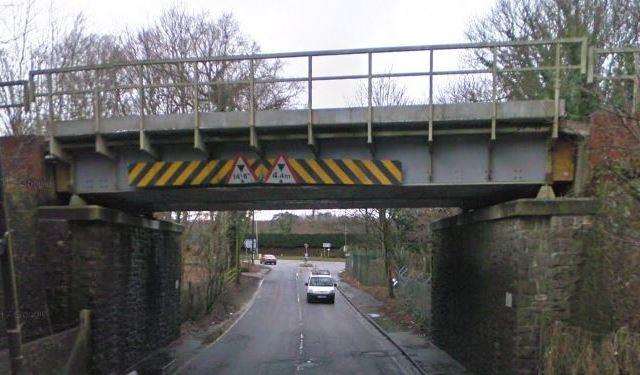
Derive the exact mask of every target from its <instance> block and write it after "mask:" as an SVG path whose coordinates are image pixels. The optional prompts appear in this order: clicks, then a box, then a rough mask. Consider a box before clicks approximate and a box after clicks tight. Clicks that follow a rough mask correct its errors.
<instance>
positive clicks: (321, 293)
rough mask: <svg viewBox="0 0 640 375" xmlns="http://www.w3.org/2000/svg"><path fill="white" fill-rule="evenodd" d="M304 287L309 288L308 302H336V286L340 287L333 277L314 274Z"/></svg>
mask: <svg viewBox="0 0 640 375" xmlns="http://www.w3.org/2000/svg"><path fill="white" fill-rule="evenodd" d="M304 285H306V287H307V302H309V303H311V302H313V301H327V302H329V303H334V302H335V300H336V286H338V284H336V283H335V282H334V281H333V278H332V277H331V276H327V275H315V274H312V275H311V276H309V280H307V282H306V283H304Z"/></svg>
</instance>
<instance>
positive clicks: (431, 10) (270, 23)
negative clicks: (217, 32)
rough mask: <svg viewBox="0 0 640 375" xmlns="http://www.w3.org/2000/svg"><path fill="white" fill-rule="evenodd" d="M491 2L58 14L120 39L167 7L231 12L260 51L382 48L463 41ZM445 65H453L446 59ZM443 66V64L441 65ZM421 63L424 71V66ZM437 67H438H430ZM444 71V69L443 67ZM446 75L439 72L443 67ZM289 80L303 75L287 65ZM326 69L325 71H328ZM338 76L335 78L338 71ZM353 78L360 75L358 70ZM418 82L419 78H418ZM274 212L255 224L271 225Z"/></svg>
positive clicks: (157, 0)
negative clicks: (267, 222) (268, 221)
mask: <svg viewBox="0 0 640 375" xmlns="http://www.w3.org/2000/svg"><path fill="white" fill-rule="evenodd" d="M493 2H494V1H493V0H472V1H467V0H448V1H427V0H388V1H382V0H324V1H322V0H316V1H304V0H277V1H276V0H272V1H265V0H191V1H175V0H174V1H168V0H153V1H151V0H148V1H136V0H109V1H96V0H66V1H62V0H59V2H58V3H57V4H58V7H59V8H61V9H60V10H61V13H63V14H68V15H73V14H76V13H78V12H82V13H83V14H84V15H85V16H86V18H87V21H88V22H87V25H88V26H89V29H90V31H95V32H110V33H118V32H119V31H121V30H123V29H126V28H129V29H135V28H137V27H139V26H142V25H145V24H148V23H150V22H153V20H154V19H155V18H156V17H157V16H158V15H159V14H161V13H162V11H163V10H164V9H166V8H169V7H172V6H184V7H188V8H189V9H192V10H194V11H199V10H206V11H208V12H210V13H211V15H212V16H214V17H215V16H217V15H219V14H221V13H222V12H231V13H233V15H234V16H235V17H236V19H237V20H238V22H239V23H240V27H241V29H242V30H243V31H244V33H246V34H247V35H248V36H249V37H250V38H252V39H253V40H255V41H257V42H258V44H259V45H260V46H261V48H262V51H263V52H286V51H300V50H321V49H342V48H361V47H384V46H397V45H421V44H439V43H456V42H465V37H464V31H465V27H466V25H467V23H468V21H469V19H470V18H472V17H474V16H477V15H481V14H483V13H485V12H486V11H487V10H488V9H489V8H490V7H491V5H492V4H493ZM389 58H390V59H392V60H389V61H374V65H375V66H376V68H375V70H377V71H381V70H386V71H391V70H392V71H401V70H406V71H409V70H417V69H420V70H422V69H424V68H425V67H426V66H427V65H426V64H428V60H427V59H426V54H423V55H412V56H390V57H389ZM451 58H452V59H451V60H449V62H450V63H453V62H452V61H454V60H456V58H455V57H451ZM441 60H443V61H444V60H446V59H441ZM364 63H365V60H363V59H361V60H358V59H357V58H356V59H355V60H354V59H348V58H347V59H342V60H333V61H331V62H328V63H327V64H326V65H322V62H318V65H317V66H315V65H314V74H321V73H325V74H330V73H331V74H335V73H349V72H350V71H351V72H352V71H353V70H359V69H362V68H366V65H364ZM422 64H424V65H422ZM437 64H438V62H437V61H436V67H437ZM447 67H449V66H447ZM441 68H444V66H441ZM288 69H289V71H291V72H292V74H295V73H297V72H299V71H304V70H303V69H304V67H303V66H302V65H300V66H298V65H297V63H296V62H291V63H290V64H289V67H288ZM329 70H330V72H329ZM336 70H340V71H336ZM353 73H360V74H361V73H365V72H363V71H359V72H353ZM422 79H423V80H424V78H422ZM403 84H405V85H406V86H407V87H409V89H410V91H411V94H412V95H413V96H414V97H417V98H419V99H420V100H422V99H424V97H425V95H426V94H425V93H426V86H424V84H423V82H422V81H419V80H418V79H412V80H408V81H405V82H403ZM349 95H350V91H349V89H347V88H345V86H340V87H336V86H331V85H330V84H327V85H326V87H324V88H322V87H321V88H320V89H319V93H317V94H316V93H315V89H314V106H317V107H332V106H340V105H341V103H342V102H344V100H345V98H346V97H348V96H349ZM272 215H273V212H272V211H263V212H262V213H261V214H260V215H259V217H261V218H270V217H271V216H272Z"/></svg>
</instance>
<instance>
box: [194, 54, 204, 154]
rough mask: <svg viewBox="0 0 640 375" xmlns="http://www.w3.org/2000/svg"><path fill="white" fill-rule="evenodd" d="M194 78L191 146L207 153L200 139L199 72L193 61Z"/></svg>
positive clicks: (196, 64) (202, 140)
mask: <svg viewBox="0 0 640 375" xmlns="http://www.w3.org/2000/svg"><path fill="white" fill-rule="evenodd" d="M194 80H195V83H194V84H193V85H192V89H193V111H194V112H193V118H194V124H193V125H194V128H193V148H194V149H196V150H198V151H201V152H204V153H205V154H206V153H208V150H207V145H206V144H205V142H204V139H202V133H201V132H200V73H199V71H198V63H197V62H196V63H195V72H194Z"/></svg>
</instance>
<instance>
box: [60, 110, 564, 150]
mask: <svg viewBox="0 0 640 375" xmlns="http://www.w3.org/2000/svg"><path fill="white" fill-rule="evenodd" d="M367 110H368V109H367V108H335V109H314V110H313V124H314V129H315V130H317V131H318V133H317V135H316V136H317V137H319V138H322V134H323V133H331V132H337V133H334V134H335V136H336V137H340V134H338V133H339V132H341V131H353V130H354V129H356V130H357V129H359V130H360V131H366V127H363V125H366V123H367V115H368V113H367ZM563 113H564V111H563V109H562V114H563ZM553 115H554V102H553V101H552V100H532V101H512V102H504V103H499V104H498V106H497V116H496V117H497V120H498V121H500V122H502V123H503V124H504V123H510V124H513V123H517V124H518V125H519V126H520V127H524V125H527V124H529V125H531V124H532V123H535V124H536V125H542V124H548V123H549V119H551V118H553ZM373 118H374V120H373V121H374V129H375V130H386V131H390V132H385V133H378V134H374V136H388V135H392V134H393V132H400V131H412V130H413V132H411V133H407V135H420V134H425V135H426V126H421V125H423V124H425V123H427V122H428V120H429V111H428V106H424V105H410V106H401V107H374V108H373ZM491 118H492V103H459V104H441V105H435V106H434V119H433V120H434V122H435V123H437V124H439V125H441V126H440V129H436V132H438V131H441V130H444V129H446V128H450V127H451V126H452V125H454V124H455V125H457V126H460V125H465V127H470V128H471V129H476V130H477V129H479V128H480V129H482V125H488V124H489V123H490V121H491ZM195 121H196V120H195V114H193V113H189V114H170V115H152V116H146V117H145V120H144V129H145V130H146V131H147V132H148V133H149V134H150V135H158V136H161V135H162V133H164V132H168V133H172V135H175V134H173V133H176V132H189V131H193V130H194V129H195ZM199 121H200V122H199V128H200V130H202V131H203V133H206V134H212V135H213V134H215V135H220V134H225V133H227V134H228V133H236V134H237V133H238V132H241V131H247V132H248V125H247V124H248V123H249V113H248V112H244V111H243V112H240V111H238V112H209V113H200V114H199ZM307 125H308V111H307V110H306V109H304V110H296V109H294V110H277V111H259V112H257V113H256V128H258V129H259V130H260V134H261V135H267V136H268V134H269V133H270V131H274V132H278V130H283V131H284V130H286V131H287V132H288V133H289V134H291V130H295V129H296V128H299V129H303V130H305V131H306V127H307ZM99 127H100V129H99V132H100V133H101V134H103V135H104V136H105V138H107V139H115V138H123V136H126V135H137V132H139V131H140V117H139V116H126V117H115V118H102V119H101V120H100V124H99ZM488 129H489V128H488V127H487V126H485V127H484V132H487V131H488ZM415 130H418V132H415ZM498 130H499V131H500V130H501V129H498ZM514 131H517V130H514ZM54 133H55V135H56V138H58V139H60V140H61V141H71V143H72V142H73V139H76V138H85V137H91V136H93V135H94V134H95V133H96V122H95V120H93V119H90V120H74V121H61V122H56V123H55V131H54ZM329 137H330V136H329ZM125 138H126V137H125ZM266 139H268V137H267V138H266ZM278 139H281V136H278ZM212 140H214V141H215V140H223V139H221V138H213V139H212Z"/></svg>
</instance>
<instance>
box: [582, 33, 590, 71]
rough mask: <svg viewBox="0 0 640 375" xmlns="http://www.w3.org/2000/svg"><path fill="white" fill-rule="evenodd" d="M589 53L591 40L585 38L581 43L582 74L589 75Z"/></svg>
mask: <svg viewBox="0 0 640 375" xmlns="http://www.w3.org/2000/svg"><path fill="white" fill-rule="evenodd" d="M588 53H589V38H588V37H584V38H582V41H581V42H580V73H581V74H587V59H588V57H587V56H588Z"/></svg>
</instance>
